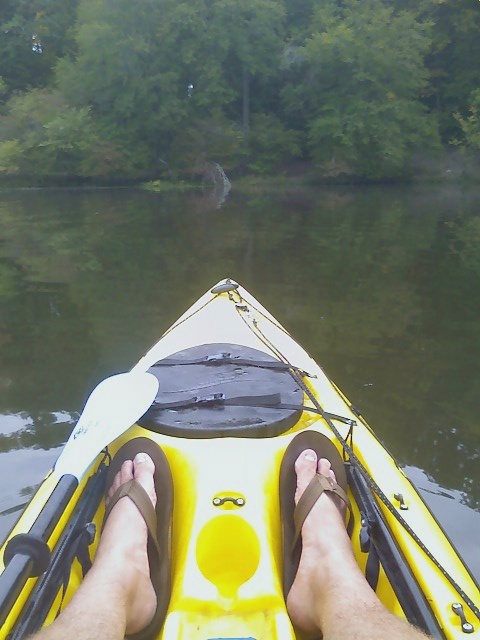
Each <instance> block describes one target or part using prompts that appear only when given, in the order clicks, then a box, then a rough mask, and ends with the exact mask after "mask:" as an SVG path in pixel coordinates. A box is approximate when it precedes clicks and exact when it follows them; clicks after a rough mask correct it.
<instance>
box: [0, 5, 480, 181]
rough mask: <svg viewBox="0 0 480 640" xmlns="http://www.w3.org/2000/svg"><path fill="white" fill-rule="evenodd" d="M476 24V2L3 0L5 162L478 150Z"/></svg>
mask: <svg viewBox="0 0 480 640" xmlns="http://www.w3.org/2000/svg"><path fill="white" fill-rule="evenodd" d="M479 31H480V9H479V5H478V3H477V2H476V1H475V2H473V0H418V2H414V0H403V1H402V2H399V1H398V2H392V0H363V1H361V0H322V2H317V3H316V2H313V0H295V1H294V0H245V1H244V2H241V3H239V2H238V0H139V1H138V2H131V0H69V2H65V1H64V0H35V2H32V0H4V1H3V2H2V4H1V6H0V33H2V39H0V56H1V60H2V69H1V73H2V77H1V78H0V104H1V109H2V110H1V111H0V149H1V151H0V158H1V163H0V164H1V167H2V168H1V171H2V172H3V173H7V172H8V173H35V174H36V173H38V174H41V175H45V174H46V173H49V172H51V173H52V174H53V175H71V174H74V175H81V176H104V177H105V176H116V177H120V176H129V177H137V178H144V179H150V178H156V177H158V176H161V175H163V174H164V173H165V169H166V168H167V169H168V170H169V171H170V175H174V174H178V172H187V173H194V174H195V173H199V172H201V171H202V169H201V167H202V166H204V164H205V163H207V164H208V162H209V161H212V162H219V163H221V164H222V166H225V168H227V169H229V170H230V169H234V168H236V167H239V166H243V167H245V166H248V168H249V169H250V170H251V171H255V172H257V173H265V172H268V171H272V170H275V167H276V166H279V165H281V164H282V163H284V162H288V161H289V160H291V159H292V158H297V157H299V156H302V159H303V160H307V161H312V160H313V161H314V162H315V163H316V164H317V165H319V166H320V167H321V171H322V173H323V174H324V175H325V174H335V173H338V172H341V171H343V172H347V173H355V174H357V175H362V176H365V177H368V178H376V179H377V178H384V177H390V176H398V175H402V174H403V173H404V172H405V168H406V167H407V166H408V165H409V160H410V157H411V156H412V155H413V154H414V153H415V152H416V151H417V150H419V149H421V150H423V149H425V148H426V147H431V148H435V147H436V146H438V144H439V131H440V134H441V136H442V139H443V142H444V143H445V142H449V141H450V140H451V139H452V138H457V139H458V138H459V137H460V136H461V137H462V144H468V145H469V146H470V147H471V148H478V143H477V142H476V140H477V138H476V133H475V132H476V127H477V122H478V106H476V105H477V102H476V100H477V99H476V98H472V99H471V98H470V96H471V94H472V91H474V90H475V89H476V88H478V87H479V86H480V47H478V46H477V39H478V33H479ZM2 101H3V102H2ZM469 110H470V115H468V116H465V115H463V114H466V113H468V112H469ZM453 114H456V115H453ZM459 114H462V115H459ZM22 154H23V155H22Z"/></svg>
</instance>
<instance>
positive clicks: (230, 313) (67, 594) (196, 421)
mask: <svg viewBox="0 0 480 640" xmlns="http://www.w3.org/2000/svg"><path fill="white" fill-rule="evenodd" d="M147 372H148V376H154V377H155V378H156V379H157V380H158V381H159V387H158V393H157V395H156V397H155V399H154V400H153V402H152V403H151V404H150V399H149V400H148V403H147V404H148V406H146V407H143V408H142V410H141V411H140V412H139V413H138V416H137V417H136V418H135V421H136V423H135V424H134V425H133V426H130V424H129V425H128V427H127V426H125V428H124V429H122V430H119V434H118V436H117V437H115V439H113V440H112V441H111V442H110V444H109V445H108V448H107V449H105V450H104V451H103V452H102V453H100V455H98V456H96V458H95V461H94V462H93V463H92V464H91V465H90V466H89V469H88V471H87V472H86V473H85V474H83V473H82V474H80V473H77V472H74V471H73V470H72V471H70V470H69V468H68V459H67V460H65V459H64V460H63V463H62V465H59V470H57V469H55V468H54V470H53V471H52V472H51V474H49V476H48V477H47V478H46V479H45V481H44V482H43V483H42V485H41V487H40V488H39V490H38V492H37V494H36V495H35V496H34V498H33V499H32V501H31V503H30V505H29V506H28V507H27V509H26V511H25V513H24V514H23V515H22V517H21V518H20V520H19V522H18V523H17V525H16V526H15V528H14V529H13V531H12V532H11V534H10V536H9V538H8V540H7V543H6V545H5V546H4V548H2V550H1V551H0V553H1V562H2V563H3V564H0V569H1V570H2V573H0V624H1V630H0V640H3V639H6V638H8V639H9V640H19V639H20V638H23V637H26V636H27V635H28V634H29V633H32V631H34V630H36V629H38V628H39V627H41V626H43V625H45V624H49V623H50V622H52V621H53V620H54V618H55V616H56V615H57V613H58V612H59V610H61V609H62V608H64V607H65V606H66V604H67V603H68V601H69V599H70V598H71V596H72V595H73V593H74V592H75V590H76V589H77V588H78V585H79V584H80V582H81V580H82V576H83V575H84V574H85V572H86V571H88V568H89V566H90V563H91V561H92V559H93V558H94V555H95V549H96V546H97V544H98V539H99V535H100V529H101V523H102V519H103V515H104V499H103V497H104V482H105V474H106V471H107V468H108V463H109V460H110V458H111V456H113V455H114V454H115V452H116V451H117V450H118V449H119V448H120V447H121V446H122V445H123V444H124V443H126V442H128V441H129V440H131V439H133V438H136V437H139V436H142V437H147V438H149V439H151V440H153V441H155V442H156V443H158V444H159V445H160V447H161V448H162V450H163V451H164V453H165V455H166V457H167V460H168V464H169V466H170V469H171V473H172V476H173V484H174V509H173V520H172V525H171V532H172V537H171V593H170V602H169V607H168V612H167V614H166V618H165V623H164V625H163V627H162V629H161V630H160V631H159V633H158V635H157V636H155V637H158V638H161V639H162V640H176V639H185V640H187V639H188V640H190V639H193V640H195V639H197V638H198V640H207V639H213V638H215V639H216V640H226V639H236V640H238V639H247V638H248V639H250V640H261V639H262V640H276V639H278V640H295V639H300V638H301V635H300V634H296V632H295V630H294V629H293V627H292V625H291V622H290V619H289V617H288V614H287V611H286V607H285V593H284V586H283V582H284V566H283V564H284V562H283V549H282V536H283V527H284V526H285V523H283V522H282V517H283V514H282V512H281V508H280V497H279V474H280V467H281V463H282V459H283V456H284V452H285V450H286V448H287V447H288V445H289V444H290V442H291V441H292V440H293V439H294V438H295V437H296V436H297V435H298V434H300V433H302V432H304V431H314V432H318V433H320V434H323V435H324V436H326V437H327V438H329V440H330V441H331V442H332V443H333V445H334V446H335V447H336V449H337V451H338V452H339V453H340V454H341V455H342V456H343V459H344V461H345V471H346V474H347V478H348V488H349V491H348V494H349V499H350V502H351V506H352V514H351V518H350V520H349V524H348V532H349V535H350V538H351V541H352V546H353V549H354V553H355V557H356V559H357V562H358V564H359V566H360V567H361V569H362V570H363V571H364V572H365V574H366V576H367V579H368V580H369V582H370V584H371V586H372V587H373V588H374V589H375V590H376V592H377V595H378V596H379V598H380V599H381V600H382V602H383V603H384V604H385V606H386V607H387V608H388V609H389V610H390V611H392V612H393V613H395V614H397V615H399V616H402V617H405V618H407V619H408V620H409V621H411V622H413V623H414V624H416V625H417V626H419V627H421V628H423V629H424V630H425V631H427V632H428V633H430V634H432V635H433V636H434V637H438V638H447V639H450V638H463V637H465V635H469V636H470V637H472V638H480V611H479V608H478V605H479V603H480V593H479V587H478V585H477V584H476V583H475V581H474V579H473V577H472V576H471V574H470V572H469V571H468V568H467V567H465V566H464V563H463V562H462V560H461V558H460V557H459V556H458V554H457V553H456V551H455V550H454V548H453V546H452V544H451V543H450V541H449V540H448V538H447V536H446V534H445V533H444V531H443V530H442V529H441V527H440V526H439V525H438V523H437V522H436V520H435V518H434V517H433V515H432V514H431V513H430V511H429V510H428V508H427V507H426V505H425V504H424V502H423V500H422V499H421V497H420V496H419V494H418V493H417V491H416V489H415V488H414V487H413V485H412V484H411V482H410V481H409V480H408V479H407V478H406V476H405V475H404V473H403V472H402V470H401V469H400V468H399V467H398V465H397V464H396V462H395V460H394V459H393V458H392V457H391V456H390V454H389V453H388V452H387V451H386V450H385V448H384V447H383V446H382V444H381V443H380V442H379V441H378V440H377V438H376V437H375V435H374V433H373V432H372V430H371V429H370V428H369V427H368V425H367V424H366V423H365V421H364V420H363V418H362V417H361V416H360V415H359V414H358V412H357V411H356V410H355V409H354V407H353V406H352V405H351V404H350V402H349V401H348V400H347V399H346V398H345V396H344V395H343V394H342V393H341V391H340V390H339V389H338V388H337V387H336V386H335V384H334V383H333V382H332V381H330V380H329V379H328V377H327V376H326V375H325V373H324V372H323V371H322V369H320V367H319V366H318V365H317V364H316V363H315V362H314V361H313V360H312V359H311V358H310V357H309V356H308V354H307V353H306V352H305V351H304V350H303V349H302V348H301V347H300V346H299V345H298V344H297V343H296V342H295V341H294V340H293V339H292V338H291V337H290V335H289V334H288V332H287V331H286V330H285V329H284V328H283V327H282V325H280V324H279V323H278V322H277V321H276V320H275V319H274V318H273V317H272V316H271V315H270V314H269V312H268V311H267V310H266V309H264V308H263V307H262V306H261V305H260V304H259V303H258V302H257V301H256V300H255V299H254V298H253V297H252V296H251V295H250V294H248V292H246V291H245V290H244V289H243V288H242V287H240V286H239V285H237V284H236V283H234V282H232V281H230V280H225V281H222V282H221V283H219V284H218V285H217V286H216V287H214V288H213V289H212V290H211V291H210V292H208V293H206V294H205V295H204V296H202V297H201V298H200V299H199V300H198V301H197V302H196V303H195V304H194V305H193V306H192V307H191V308H190V309H189V310H188V311H187V312H186V313H185V314H184V315H183V316H182V317H181V318H180V319H179V320H178V321H177V322H176V323H174V325H173V326H172V327H171V328H170V329H169V330H168V331H166V333H165V334H164V335H163V336H162V338H161V339H160V340H159V342H158V343H157V344H156V345H154V346H153V347H152V349H151V350H150V351H148V353H147V354H146V355H145V356H144V357H143V358H142V359H141V360H140V361H139V362H138V364H137V365H135V367H134V368H133V369H132V371H131V372H130V373H129V374H125V375H127V376H130V375H132V376H134V377H135V380H137V381H138V382H140V381H141V380H142V376H146V375H147ZM122 375H123V374H122ZM132 379H133V378H132ZM149 379H150V378H149ZM128 380H129V378H127V382H128ZM112 386H114V382H112ZM155 389H156V384H155ZM92 395H93V394H92ZM147 395H148V394H147ZM87 406H88V404H87ZM119 421H120V419H119ZM79 424H80V422H79ZM77 426H78V425H77ZM89 428H90V429H92V428H95V427H92V426H91V425H88V424H87V428H86V430H87V431H88V429H89ZM74 431H75V430H74ZM73 446H74V445H72V451H73ZM75 446H76V445H75ZM78 446H80V445H78ZM92 460H93V458H92ZM72 465H73V462H72ZM65 474H66V475H65ZM69 474H73V475H69ZM60 475H61V476H62V478H61V479H60ZM79 476H80V477H79ZM65 478H67V479H68V478H74V480H76V479H77V478H79V482H78V481H76V482H70V486H71V489H70V490H69V493H68V497H62V495H63V494H62V495H60V493H59V489H55V487H57V483H59V480H60V483H59V484H61V483H65V482H66V480H65ZM77 485H78V486H77ZM52 494H54V496H55V495H59V496H60V497H59V498H58V499H53V498H51V497H50V496H51V495H52ZM160 499H161V496H160ZM39 520H40V525H39V524H38V522H39ZM46 522H48V526H47V524H44V523H46ZM32 531H33V532H35V535H33V536H32ZM5 548H6V551H7V553H5ZM22 558H23V561H24V563H23V564H24V569H23V570H20V569H17V568H16V567H17V566H20V561H21V560H22ZM4 565H5V566H4ZM25 567H26V568H25ZM34 574H36V576H35V575H34ZM29 576H32V577H29Z"/></svg>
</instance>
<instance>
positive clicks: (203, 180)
mask: <svg viewBox="0 0 480 640" xmlns="http://www.w3.org/2000/svg"><path fill="white" fill-rule="evenodd" d="M209 164H210V166H211V164H212V163H209ZM215 165H216V166H218V167H219V168H220V169H221V170H222V168H221V167H220V165H217V164H216V163H215ZM222 173H223V175H222V178H221V179H220V176H216V175H215V174H212V173H208V174H207V177H206V175H205V174H201V175H198V174H197V175H191V174H188V173H186V174H184V175H177V176H168V177H167V178H158V179H154V180H143V179H141V178H140V179H138V178H131V179H128V178H125V177H119V178H115V177H114V176H109V177H85V176H75V175H69V176H68V175H65V176H58V175H57V176H48V175H46V176H22V175H5V174H3V175H2V173H0V189H8V188H14V189H15V188H48V187H50V188H112V187H130V188H141V189H144V190H146V191H150V192H152V193H166V192H176V193H182V192H192V191H211V190H212V189H213V190H219V189H220V190H222V191H223V190H224V185H223V176H225V178H226V179H227V180H228V183H229V186H228V189H227V191H230V188H234V189H235V190H236V191H252V190H257V189H262V190H268V189H277V190H278V189H285V190H289V189H295V188H308V187H320V186H369V185H385V186H388V185H399V184H400V185H401V184H448V183H456V184H465V185H472V184H480V152H478V153H473V152H467V151H465V150H457V149H446V150H445V151H444V152H443V153H442V154H436V155H435V156H422V157H420V156H417V157H416V158H415V159H414V161H412V165H411V166H410V167H409V168H408V170H406V171H405V172H404V173H403V174H402V175H396V176H392V177H388V178H376V179H373V178H366V177H365V176H361V175H356V174H354V173H349V172H347V171H345V169H344V168H343V170H340V171H332V169H331V168H330V170H328V171H327V170H325V169H324V168H322V167H315V166H314V165H313V164H312V163H306V162H297V163H295V162H293V163H290V164H289V165H288V166H287V167H285V166H280V167H278V169H277V170H275V171H273V172H271V173H262V174H258V173H254V172H245V171H234V172H233V174H232V175H231V176H227V175H226V174H225V173H224V172H223V170H222Z"/></svg>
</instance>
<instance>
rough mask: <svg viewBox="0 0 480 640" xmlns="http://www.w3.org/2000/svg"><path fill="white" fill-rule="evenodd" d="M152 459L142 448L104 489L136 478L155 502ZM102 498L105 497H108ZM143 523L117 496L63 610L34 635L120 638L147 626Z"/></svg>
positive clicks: (41, 639)
mask: <svg viewBox="0 0 480 640" xmlns="http://www.w3.org/2000/svg"><path fill="white" fill-rule="evenodd" d="M154 470H155V467H154V464H153V462H152V460H151V458H150V457H149V456H148V455H146V454H143V453H140V454H138V455H137V456H135V459H134V460H133V462H132V460H128V461H126V462H124V463H123V465H122V467H121V469H120V471H119V472H118V474H117V476H116V477H115V480H114V482H113V485H112V487H111V489H110V491H109V496H108V497H111V496H112V495H113V493H114V492H115V490H116V489H117V487H118V486H120V485H122V484H124V483H125V482H127V481H128V480H131V479H132V478H133V477H135V479H136V480H138V482H139V483H140V484H141V485H142V486H143V488H144V489H145V490H146V491H147V493H148V494H149V496H150V497H151V499H152V503H153V505H155V503H156V495H155V488H154V484H153V473H154ZM108 497H107V502H108ZM147 537H148V532H147V526H146V524H145V521H144V519H143V518H142V516H141V515H140V512H139V511H138V509H137V507H136V506H135V504H134V503H133V502H132V501H131V500H130V499H129V498H122V499H121V500H119V502H118V503H117V504H116V505H115V507H114V508H113V509H112V512H111V513H110V515H109V517H108V520H107V522H106V524H105V528H104V530H103V532H102V535H101V538H100V543H99V546H98V551H97V555H96V557H95V561H94V563H93V566H92V568H91V569H90V571H89V572H88V573H87V575H86V577H85V580H84V581H83V582H82V584H81V585H80V587H79V589H78V591H77V592H76V593H75V595H74V596H73V598H72V600H71V601H70V602H69V604H68V605H67V607H66V608H65V610H64V611H63V612H62V613H61V614H60V616H59V617H58V619H57V620H56V621H55V622H54V623H53V624H51V625H50V626H49V627H46V628H45V629H42V630H41V631H40V632H39V633H38V634H37V635H35V636H34V638H35V640H60V639H62V640H64V639H65V638H75V639H76V640H98V638H102V640H117V639H118V640H122V639H123V638H124V636H125V633H135V632H137V631H141V630H142V629H143V628H145V627H146V626H147V624H148V623H149V622H150V620H151V619H152V617H153V614H154V613H155V608H156V595H155V592H154V590H153V586H152V583H151V582H150V572H149V567H148V556H147Z"/></svg>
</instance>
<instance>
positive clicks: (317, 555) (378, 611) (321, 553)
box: [287, 449, 427, 640]
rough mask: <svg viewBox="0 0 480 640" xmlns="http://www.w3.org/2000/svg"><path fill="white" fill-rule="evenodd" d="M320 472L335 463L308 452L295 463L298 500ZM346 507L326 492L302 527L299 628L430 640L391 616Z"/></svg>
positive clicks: (292, 596) (291, 606) (356, 637)
mask: <svg viewBox="0 0 480 640" xmlns="http://www.w3.org/2000/svg"><path fill="white" fill-rule="evenodd" d="M317 468H318V471H319V472H320V473H323V474H324V475H328V474H331V475H332V477H334V475H333V471H331V469H330V462H329V461H328V460H325V459H324V458H322V459H320V460H319V461H318V462H317V455H316V453H315V452H314V451H312V450H310V449H307V450H306V451H304V452H303V453H302V454H300V456H299V457H298V459H297V461H296V463H295V471H296V473H297V490H296V494H295V501H296V502H298V500H299V498H300V496H301V495H302V493H303V492H304V490H305V488H306V487H307V485H308V483H309V482H310V480H311V479H312V477H313V476H314V474H315V473H316V471H317ZM342 505H343V503H342V502H341V501H340V500H339V499H338V498H337V497H336V496H332V495H330V494H327V493H323V494H322V495H321V497H320V498H319V500H318V502H317V503H316V504H315V506H314V507H313V509H312V511H311V512H310V513H309V515H308V516H307V519H306V520H305V523H304V525H303V528H302V556H301V559H300V565H299V568H298V572H297V575H296V577H295V581H294V583H293V585H292V588H291V590H290V593H289V594H288V598H287V608H288V612H289V614H290V617H291V619H292V621H293V623H294V625H295V626H296V627H297V628H299V629H300V630H302V631H304V632H305V633H306V634H307V635H310V636H318V635H319V632H322V633H323V637H324V639H325V640H337V639H338V640H340V639H341V640H344V639H345V638H349V639H350V640H363V639H364V640H377V639H378V640H383V639H384V638H385V637H387V636H388V638H389V640H425V638H426V637H427V636H425V635H424V634H423V632H421V631H419V630H418V629H416V628H414V627H413V626H411V625H410V624H408V623H407V622H406V621H405V620H402V619H401V618H398V617H397V616H395V615H393V614H392V613H390V612H389V611H388V610H387V609H386V608H385V607H384V606H383V604H382V603H381V602H380V600H379V599H378V598H377V596H376V594H375V593H374V591H373V590H372V589H371V588H370V586H369V584H368V583H367V581H366V580H365V577H364V575H363V574H362V572H361V571H360V568H359V567H358V565H357V562H356V560H355V557H354V555H353V551H352V547H351V544H350V539H349V537H348V535H347V532H346V529H345V524H344V511H345V507H344V506H342Z"/></svg>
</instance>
